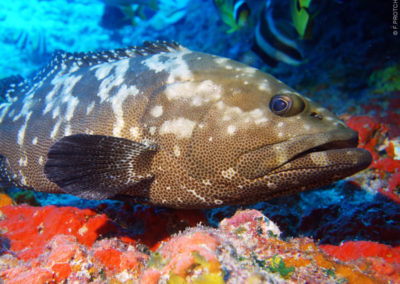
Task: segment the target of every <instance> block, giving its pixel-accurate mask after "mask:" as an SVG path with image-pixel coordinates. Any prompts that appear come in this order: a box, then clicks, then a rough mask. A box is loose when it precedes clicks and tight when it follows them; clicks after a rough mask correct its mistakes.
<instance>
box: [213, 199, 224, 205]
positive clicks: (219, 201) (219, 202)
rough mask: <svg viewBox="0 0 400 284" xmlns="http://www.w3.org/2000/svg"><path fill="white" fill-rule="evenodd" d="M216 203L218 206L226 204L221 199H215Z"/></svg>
mask: <svg viewBox="0 0 400 284" xmlns="http://www.w3.org/2000/svg"><path fill="white" fill-rule="evenodd" d="M214 203H215V204H216V205H221V204H222V203H224V202H223V201H222V200H220V199H215V200H214Z"/></svg>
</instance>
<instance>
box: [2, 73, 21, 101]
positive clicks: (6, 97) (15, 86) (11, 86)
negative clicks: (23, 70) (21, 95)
mask: <svg viewBox="0 0 400 284" xmlns="http://www.w3.org/2000/svg"><path fill="white" fill-rule="evenodd" d="M26 83H27V82H26V81H25V79H24V78H22V77H21V76H20V75H12V76H10V77H6V78H3V79H0V102H4V101H5V102H9V101H10V100H11V98H12V97H13V96H15V94H16V93H17V92H18V91H20V90H21V89H23V88H24V86H25V85H26Z"/></svg>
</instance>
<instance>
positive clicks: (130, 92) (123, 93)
mask: <svg viewBox="0 0 400 284" xmlns="http://www.w3.org/2000/svg"><path fill="white" fill-rule="evenodd" d="M138 93H139V90H138V89H137V88H136V86H130V87H129V88H128V87H127V86H126V85H125V84H123V85H122V86H121V87H120V88H119V90H118V92H117V93H116V94H115V95H114V96H112V97H111V98H110V99H109V101H110V102H111V107H112V110H113V113H114V116H115V123H114V128H113V135H114V136H116V137H119V136H120V135H121V130H122V128H123V127H124V124H125V122H124V118H123V115H124V112H123V109H122V106H123V103H124V101H125V100H126V98H128V97H129V96H135V95H136V94H138Z"/></svg>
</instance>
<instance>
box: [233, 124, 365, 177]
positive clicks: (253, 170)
mask: <svg viewBox="0 0 400 284" xmlns="http://www.w3.org/2000/svg"><path fill="white" fill-rule="evenodd" d="M357 142H358V133H357V132H355V131H353V130H351V129H349V128H342V129H335V130H331V131H326V132H319V133H314V134H307V135H301V136H297V137H294V138H292V139H289V140H286V141H282V142H280V143H275V144H269V145H264V146H262V147H259V148H258V149H253V150H252V151H249V152H247V153H245V154H243V155H241V156H240V157H239V158H238V160H237V166H238V170H239V172H240V173H241V174H242V175H243V176H245V177H246V178H248V179H254V178H257V177H261V176H265V175H267V174H268V173H270V172H272V171H274V170H275V169H278V168H280V167H282V166H284V165H285V164H288V163H290V162H293V161H295V160H297V159H301V158H303V157H304V156H307V155H309V154H311V153H314V152H324V151H329V150H339V149H349V148H352V149H355V148H356V147H357ZM271 160H272V161H275V162H272V163H271Z"/></svg>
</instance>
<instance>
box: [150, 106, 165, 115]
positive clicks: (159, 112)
mask: <svg viewBox="0 0 400 284" xmlns="http://www.w3.org/2000/svg"><path fill="white" fill-rule="evenodd" d="M150 114H151V115H152V116H153V117H160V116H161V115H162V114H163V107H162V106H160V105H157V106H155V107H153V108H152V109H151V110H150Z"/></svg>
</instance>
